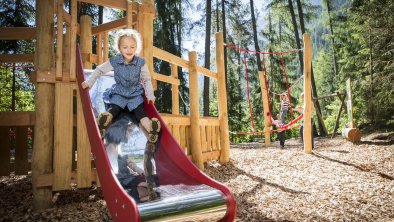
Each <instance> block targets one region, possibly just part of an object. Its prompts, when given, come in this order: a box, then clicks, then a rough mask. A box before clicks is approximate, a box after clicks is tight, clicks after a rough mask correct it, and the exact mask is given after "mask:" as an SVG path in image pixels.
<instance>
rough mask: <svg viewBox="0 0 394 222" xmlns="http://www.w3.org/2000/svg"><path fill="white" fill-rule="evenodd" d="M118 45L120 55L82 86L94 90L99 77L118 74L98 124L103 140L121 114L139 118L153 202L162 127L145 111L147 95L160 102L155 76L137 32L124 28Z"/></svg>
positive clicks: (106, 98) (104, 64) (119, 35)
mask: <svg viewBox="0 0 394 222" xmlns="http://www.w3.org/2000/svg"><path fill="white" fill-rule="evenodd" d="M115 44H116V47H115V48H116V49H117V50H118V52H119V54H118V55H117V56H115V57H112V58H110V59H109V61H107V62H105V63H103V64H101V65H99V66H97V68H96V69H95V70H94V71H93V73H92V75H91V77H90V78H89V79H88V80H87V81H85V82H83V83H82V88H83V89H85V88H92V87H93V85H94V83H95V82H96V79H97V78H98V77H100V76H102V75H103V74H104V73H107V72H109V71H112V70H113V71H114V79H115V84H114V85H113V86H112V87H111V88H110V89H109V90H108V91H106V92H105V93H104V95H103V96H104V99H105V100H108V101H106V102H108V103H109V104H110V105H109V109H108V110H107V111H106V112H103V113H101V114H100V115H99V116H98V118H97V124H98V127H99V129H100V133H101V135H102V137H104V136H105V131H106V129H107V128H108V126H109V125H110V124H111V122H112V119H113V118H115V117H116V116H117V115H118V114H119V113H120V112H121V111H123V110H127V111H128V112H129V113H130V115H134V116H135V117H136V118H137V119H138V121H139V123H140V125H141V126H142V127H141V128H142V130H143V131H144V133H145V134H147V136H148V142H147V145H146V149H145V157H144V162H145V163H144V171H145V177H146V180H147V183H148V187H149V195H150V199H151V200H153V199H156V198H157V195H156V193H155V192H154V191H153V187H155V183H154V179H153V165H152V158H153V154H154V152H155V147H156V146H155V144H156V142H157V140H158V133H159V132H160V129H161V126H160V122H159V120H158V119H156V118H152V120H151V119H149V118H148V117H147V115H146V113H145V110H144V104H143V102H144V96H146V97H147V99H148V101H149V103H154V102H155V99H156V98H155V96H154V93H153V87H152V83H151V77H150V73H149V70H148V66H147V65H146V63H145V60H144V59H143V58H141V57H138V56H137V55H138V54H139V52H140V51H141V46H142V41H141V37H140V34H139V33H138V32H137V31H136V30H133V29H123V30H121V31H119V32H118V34H117V37H116V40H115Z"/></svg>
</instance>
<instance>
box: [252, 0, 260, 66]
mask: <svg viewBox="0 0 394 222" xmlns="http://www.w3.org/2000/svg"><path fill="white" fill-rule="evenodd" d="M250 12H251V16H252V26H253V40H254V48H255V49H256V51H257V52H260V47H259V42H258V40H257V28H256V17H255V15H254V4H253V0H250ZM256 58H257V68H258V70H259V71H263V68H262V66H261V59H260V54H258V53H256Z"/></svg>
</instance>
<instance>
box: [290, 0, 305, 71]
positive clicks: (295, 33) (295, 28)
mask: <svg viewBox="0 0 394 222" xmlns="http://www.w3.org/2000/svg"><path fill="white" fill-rule="evenodd" d="M288 2H289V11H290V15H291V22H292V24H293V29H294V37H295V40H296V45H297V49H301V41H300V35H299V33H298V27H297V21H296V17H295V13H294V7H293V2H292V0H288ZM298 60H299V62H300V73H303V70H304V62H303V58H302V52H301V51H299V52H298Z"/></svg>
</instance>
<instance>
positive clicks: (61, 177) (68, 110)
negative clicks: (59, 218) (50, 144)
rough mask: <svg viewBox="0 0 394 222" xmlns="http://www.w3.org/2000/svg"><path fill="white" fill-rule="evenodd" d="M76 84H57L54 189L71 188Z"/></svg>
mask: <svg viewBox="0 0 394 222" xmlns="http://www.w3.org/2000/svg"><path fill="white" fill-rule="evenodd" d="M74 84H75V83H61V82H59V83H56V84H55V119H54V123H55V132H54V149H53V183H52V190H68V189H71V172H72V169H71V166H72V142H73V85H74Z"/></svg>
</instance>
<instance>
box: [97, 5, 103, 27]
mask: <svg viewBox="0 0 394 222" xmlns="http://www.w3.org/2000/svg"><path fill="white" fill-rule="evenodd" d="M98 12H99V13H98V16H99V17H98V24H99V25H101V24H103V18H104V7H103V6H99V7H98Z"/></svg>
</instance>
